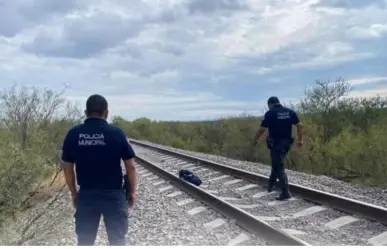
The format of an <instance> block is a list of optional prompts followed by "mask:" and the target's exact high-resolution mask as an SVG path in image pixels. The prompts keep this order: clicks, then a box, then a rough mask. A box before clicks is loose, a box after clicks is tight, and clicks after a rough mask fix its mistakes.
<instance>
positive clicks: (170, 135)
mask: <svg viewBox="0 0 387 249" xmlns="http://www.w3.org/2000/svg"><path fill="white" fill-rule="evenodd" d="M352 90H353V89H352V87H351V85H350V84H349V83H348V82H346V81H345V80H343V79H341V78H339V79H337V80H336V81H334V82H330V81H321V80H317V81H316V83H315V85H313V87H311V88H308V89H306V90H305V95H304V96H303V98H302V99H301V101H300V103H299V104H297V105H290V106H289V107H291V108H294V109H295V110H296V111H297V112H298V113H299V115H300V118H301V121H302V123H303V124H304V133H305V135H304V140H305V141H304V146H303V148H301V149H298V148H293V149H292V150H291V152H290V153H289V156H288V157H287V160H286V166H287V168H288V169H292V170H297V171H301V172H306V173H312V174H315V175H326V176H329V177H333V178H335V179H340V180H343V181H348V182H353V183H359V184H364V185H367V186H378V187H386V186H387V182H386V180H385V179H386V178H387V147H386V146H385V144H386V142H387V136H386V135H385V134H386V133H387V109H386V107H387V98H386V97H380V96H379V97H350V95H349V94H350V92H351V91H352ZM260 120H261V117H254V116H250V115H247V114H243V115H241V116H239V117H228V118H221V119H219V120H215V121H203V122H166V121H152V120H150V119H148V118H145V117H144V118H139V119H136V120H134V121H132V122H131V121H127V120H125V119H124V118H122V117H119V116H116V117H114V119H113V123H114V124H115V125H117V126H119V127H121V128H122V129H123V130H124V131H125V132H126V133H127V134H128V135H129V136H130V137H132V138H134V139H142V140H148V141H151V142H155V143H159V144H164V145H168V146H173V147H176V148H180V149H186V150H192V151H197V152H203V153H210V154H216V155H220V156H224V157H229V158H233V159H239V160H246V161H254V162H262V163H264V164H270V156H269V153H268V150H267V149H266V148H265V146H266V145H265V143H260V144H259V145H258V148H254V147H252V146H251V138H252V136H253V134H254V133H255V131H256V130H257V128H258V127H259V124H260ZM294 134H295V135H296V133H295V132H294Z"/></svg>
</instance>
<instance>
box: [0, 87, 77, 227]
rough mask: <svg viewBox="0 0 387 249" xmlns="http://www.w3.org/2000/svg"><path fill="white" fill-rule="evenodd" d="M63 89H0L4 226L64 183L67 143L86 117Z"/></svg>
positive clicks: (0, 208)
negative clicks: (68, 135) (61, 157)
mask: <svg viewBox="0 0 387 249" xmlns="http://www.w3.org/2000/svg"><path fill="white" fill-rule="evenodd" d="M63 93H64V91H62V92H60V93H55V92H53V91H51V90H47V89H44V90H38V89H36V88H26V87H22V88H18V87H17V86H14V87H12V88H9V89H4V90H3V91H0V188H1V191H0V228H4V224H7V223H8V222H12V220H15V219H16V216H17V215H19V214H20V213H21V212H24V211H25V210H27V209H29V208H31V207H33V206H34V205H36V204H37V203H41V202H42V201H46V200H48V199H50V198H51V197H53V196H54V195H55V194H56V192H57V191H58V190H60V189H61V186H63V183H64V182H63V179H61V178H60V177H58V176H59V172H58V163H59V155H60V154H59V150H60V146H61V142H62V140H63V137H64V135H65V133H66V132H67V131H68V129H69V128H70V127H71V126H73V125H74V124H76V123H79V121H80V120H81V118H82V116H83V115H82V114H81V112H80V111H79V110H78V109H77V108H76V107H75V106H74V105H72V104H70V103H69V102H67V101H66V100H65V99H64V98H63ZM31 218H32V219H34V217H31ZM10 220H11V221H10Z"/></svg>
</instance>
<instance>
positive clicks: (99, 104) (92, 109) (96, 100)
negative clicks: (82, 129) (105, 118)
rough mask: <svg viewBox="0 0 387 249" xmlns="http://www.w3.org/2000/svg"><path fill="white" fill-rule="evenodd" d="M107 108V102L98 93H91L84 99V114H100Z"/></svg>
mask: <svg viewBox="0 0 387 249" xmlns="http://www.w3.org/2000/svg"><path fill="white" fill-rule="evenodd" d="M107 109H108V103H107V101H106V99H105V98H104V97H103V96H101V95H99V94H94V95H91V96H90V97H89V98H88V99H87V101H86V114H87V115H88V116H90V115H98V116H102V115H103V113H104V112H105V111H106V110H107Z"/></svg>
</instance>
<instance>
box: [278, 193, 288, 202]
mask: <svg viewBox="0 0 387 249" xmlns="http://www.w3.org/2000/svg"><path fill="white" fill-rule="evenodd" d="M290 198H292V195H291V194H290V193H288V194H280V196H278V197H277V198H275V199H276V200H277V201H286V200H289V199H290Z"/></svg>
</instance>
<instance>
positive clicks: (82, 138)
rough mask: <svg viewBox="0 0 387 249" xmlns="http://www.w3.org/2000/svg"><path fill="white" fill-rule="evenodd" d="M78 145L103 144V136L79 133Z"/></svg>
mask: <svg viewBox="0 0 387 249" xmlns="http://www.w3.org/2000/svg"><path fill="white" fill-rule="evenodd" d="M78 145H79V146H104V145H106V144H105V137H104V135H103V134H83V133H82V134H79V137H78Z"/></svg>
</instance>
